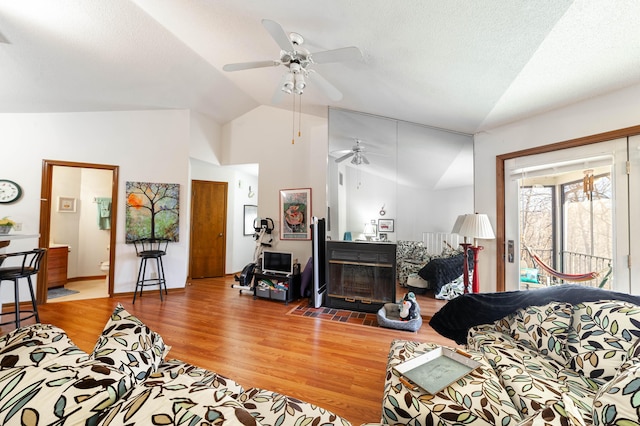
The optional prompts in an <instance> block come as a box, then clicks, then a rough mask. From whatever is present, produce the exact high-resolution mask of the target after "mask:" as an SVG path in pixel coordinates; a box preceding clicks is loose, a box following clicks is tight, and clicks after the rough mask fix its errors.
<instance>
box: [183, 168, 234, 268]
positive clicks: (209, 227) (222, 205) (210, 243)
mask: <svg viewBox="0 0 640 426" xmlns="http://www.w3.org/2000/svg"><path fill="white" fill-rule="evenodd" d="M227 192H228V184H227V182H210V181H203V180H192V181H191V238H190V241H191V247H190V253H189V259H190V261H189V277H190V278H192V279H196V278H214V277H222V276H224V275H225V262H226V246H227V243H226V241H227V239H226V235H227V229H226V228H227Z"/></svg>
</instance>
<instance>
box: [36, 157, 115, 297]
mask: <svg viewBox="0 0 640 426" xmlns="http://www.w3.org/2000/svg"><path fill="white" fill-rule="evenodd" d="M56 168H71V170H73V171H77V172H81V173H85V174H92V172H99V171H105V172H110V182H109V184H108V185H107V187H106V188H103V189H102V191H101V192H100V193H96V194H95V196H92V197H91V200H90V201H89V198H88V196H87V194H86V193H85V192H84V191H83V193H82V194H80V193H78V194H74V193H72V194H65V196H61V194H60V192H59V191H58V192H54V177H55V174H56V172H55V171H56ZM118 169H119V168H118V166H112V165H104V164H92V163H75V162H69V161H56V160H43V164H42V184H41V197H40V198H41V201H40V227H39V229H40V239H39V245H40V247H54V248H56V246H58V248H59V246H64V245H65V244H56V243H57V242H56V241H54V236H55V235H56V234H55V233H54V232H53V231H54V229H53V228H52V214H53V213H60V215H62V216H63V218H62V220H63V221H68V222H70V223H71V222H73V221H74V220H77V218H78V217H79V213H80V211H81V209H84V210H85V211H84V213H87V214H89V211H90V210H91V211H94V213H95V215H93V214H91V215H92V217H91V220H92V221H94V222H93V224H94V225H95V227H96V229H100V231H99V232H102V233H108V237H107V239H106V241H108V244H107V245H106V246H105V247H99V248H96V249H98V250H104V251H105V252H106V253H104V254H102V253H103V252H101V254H100V261H96V262H95V263H96V264H95V265H92V266H93V267H95V268H94V269H95V270H97V271H98V272H97V273H96V274H97V275H96V276H95V278H98V277H100V274H102V273H104V272H107V281H108V284H107V283H105V284H104V285H105V287H106V288H107V293H108V295H111V294H113V277H114V270H115V249H114V248H115V231H114V230H115V227H116V217H117V214H116V213H117V194H118ZM58 170H60V169H58ZM63 184H64V182H63ZM66 195H69V196H68V197H67V196H66ZM103 199H104V200H108V203H109V204H108V212H107V213H108V215H107V214H102V213H101V211H100V210H99V209H100V206H101V205H102V206H103V209H104V208H106V207H107V205H105V204H100V203H101V202H102V200H103ZM94 204H95V205H94ZM70 226H71V225H70ZM70 229H72V228H70ZM77 241H79V242H78V243H77V244H75V245H76V247H70V249H71V250H76V251H77V252H80V251H82V253H83V254H85V253H86V251H85V250H82V249H81V247H80V241H91V238H81V237H78V240H77ZM92 248H93V247H92ZM49 257H50V256H48V255H47V256H46V257H45V261H44V263H43V267H42V269H41V272H40V273H39V274H38V285H37V292H36V299H37V302H38V303H39V304H42V303H46V302H47V293H48V284H49V282H50V276H49V275H50V274H51V273H52V272H51V271H53V269H52V268H53V267H54V266H55V265H53V264H51V265H50V264H49V261H50V259H49ZM105 259H106V260H107V261H108V271H106V270H105V271H100V269H99V267H100V263H101V262H102V261H104V260H105ZM50 270H51V271H50ZM53 273H55V272H53ZM81 274H82V272H81ZM85 275H86V273H85Z"/></svg>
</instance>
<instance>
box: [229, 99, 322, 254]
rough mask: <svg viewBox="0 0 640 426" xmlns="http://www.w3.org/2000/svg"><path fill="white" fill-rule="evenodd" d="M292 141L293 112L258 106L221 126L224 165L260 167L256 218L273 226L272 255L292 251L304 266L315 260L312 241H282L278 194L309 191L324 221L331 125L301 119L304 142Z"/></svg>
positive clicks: (308, 117)
mask: <svg viewBox="0 0 640 426" xmlns="http://www.w3.org/2000/svg"><path fill="white" fill-rule="evenodd" d="M295 123H296V132H295V133H296V136H295V143H293V144H292V143H291V140H292V129H291V126H292V114H291V112H290V111H286V110H282V109H278V108H273V107H269V106H260V107H258V108H256V109H254V110H252V111H250V112H248V113H247V114H245V115H243V116H242V117H239V118H237V119H236V120H233V121H232V122H231V123H228V124H226V125H225V126H224V127H223V140H224V144H223V161H222V163H223V164H246V163H257V164H259V168H260V176H259V181H258V187H259V188H260V192H259V193H258V196H257V199H258V203H257V205H258V216H259V217H263V218H264V217H270V218H272V219H273V221H274V222H275V227H276V230H275V231H274V233H275V238H274V245H273V249H274V250H281V251H287V252H292V253H293V254H294V258H297V259H298V261H299V262H300V263H301V264H303V265H304V264H305V263H306V261H307V259H308V258H309V257H310V256H311V242H310V241H291V240H283V241H280V240H279V238H278V235H279V232H280V211H279V209H280V206H279V203H280V192H279V191H280V190H281V189H292V188H311V197H312V206H311V209H312V214H313V215H316V216H318V217H325V216H326V211H327V201H326V169H327V162H326V159H327V155H328V154H327V149H328V148H327V146H328V143H327V120H326V119H324V118H319V117H316V116H312V115H307V114H302V117H301V119H300V123H301V126H302V128H301V137H297V126H298V115H297V114H296V119H295Z"/></svg>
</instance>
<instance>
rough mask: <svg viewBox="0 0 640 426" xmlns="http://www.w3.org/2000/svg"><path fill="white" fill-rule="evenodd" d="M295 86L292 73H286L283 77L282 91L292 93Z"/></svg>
mask: <svg viewBox="0 0 640 426" xmlns="http://www.w3.org/2000/svg"><path fill="white" fill-rule="evenodd" d="M294 86H295V81H294V77H293V74H292V73H288V74H287V75H285V77H284V83H283V84H282V91H283V92H285V93H288V94H291V92H293V88H294Z"/></svg>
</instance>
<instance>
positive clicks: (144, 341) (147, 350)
mask: <svg viewBox="0 0 640 426" xmlns="http://www.w3.org/2000/svg"><path fill="white" fill-rule="evenodd" d="M169 349H170V346H167V345H165V343H164V341H163V340H162V337H161V336H160V335H159V334H158V333H156V332H154V331H152V330H151V329H150V328H149V327H147V326H146V325H145V324H144V323H143V322H142V321H140V320H139V319H138V318H136V317H135V316H134V315H131V314H130V313H129V312H127V311H126V310H125V309H124V307H123V306H122V305H121V304H120V303H118V306H116V308H115V309H114V311H113V313H112V314H111V317H110V318H109V320H108V321H107V324H106V325H105V327H104V330H103V331H102V334H101V335H100V337H99V338H98V341H97V342H96V345H95V347H94V348H93V352H92V353H91V358H92V359H96V360H98V361H100V362H102V363H104V364H107V365H110V366H113V367H115V368H117V369H118V370H120V371H123V372H125V373H127V374H129V375H130V376H131V378H132V379H133V380H134V381H135V382H136V383H140V382H142V381H144V380H145V379H146V378H147V377H148V376H149V375H150V374H152V373H153V372H155V371H156V370H157V369H158V366H159V365H160V363H162V361H163V360H164V357H165V356H166V354H167V352H168V351H169Z"/></svg>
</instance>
